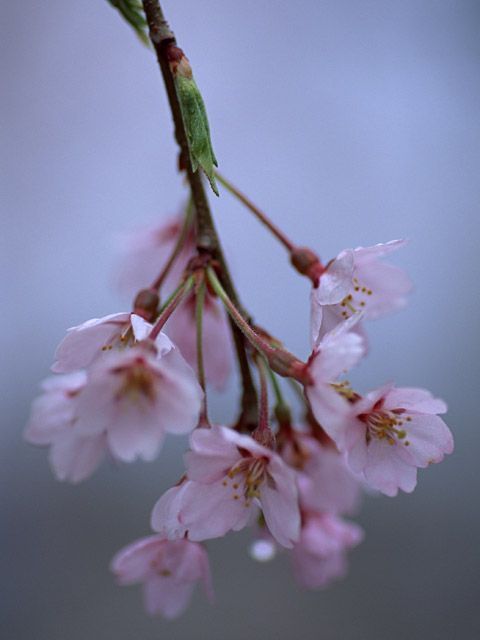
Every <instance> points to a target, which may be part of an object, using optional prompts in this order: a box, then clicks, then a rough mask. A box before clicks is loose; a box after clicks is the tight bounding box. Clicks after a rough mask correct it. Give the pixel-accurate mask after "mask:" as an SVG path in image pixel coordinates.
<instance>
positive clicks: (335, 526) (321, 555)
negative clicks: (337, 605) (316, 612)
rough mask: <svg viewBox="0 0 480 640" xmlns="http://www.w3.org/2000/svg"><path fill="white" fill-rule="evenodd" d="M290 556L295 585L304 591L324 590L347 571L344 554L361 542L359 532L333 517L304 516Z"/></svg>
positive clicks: (326, 515)
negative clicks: (323, 588) (297, 539)
mask: <svg viewBox="0 0 480 640" xmlns="http://www.w3.org/2000/svg"><path fill="white" fill-rule="evenodd" d="M303 519H304V522H303V524H302V530H301V534H300V539H299V541H298V542H297V544H296V545H295V546H294V548H293V549H292V552H291V557H292V565H293V572H294V576H295V579H296V581H297V582H298V583H299V584H300V586H302V587H304V588H306V589H316V588H320V587H325V586H327V585H328V584H329V583H330V582H331V581H332V580H333V579H335V578H341V577H343V576H344V575H345V573H346V569H347V562H346V555H345V552H346V551H347V550H348V549H350V548H351V547H354V546H356V545H357V544H359V542H361V541H362V539H363V531H362V529H361V528H360V527H359V526H358V525H356V524H354V523H352V522H347V521H345V520H342V519H340V518H338V517H337V516H335V515H332V514H328V513H325V514H318V513H306V514H304V518H303Z"/></svg>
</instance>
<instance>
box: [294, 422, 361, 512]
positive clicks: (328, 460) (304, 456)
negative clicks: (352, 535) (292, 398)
mask: <svg viewBox="0 0 480 640" xmlns="http://www.w3.org/2000/svg"><path fill="white" fill-rule="evenodd" d="M295 439H296V448H297V450H298V449H299V450H300V451H301V453H300V454H298V453H297V455H296V459H297V465H296V466H297V484H298V490H299V495H300V505H301V507H302V508H303V509H306V510H308V511H319V512H329V513H335V514H341V513H353V512H354V511H355V510H356V508H357V507H358V504H359V501H360V482H359V480H358V478H357V477H355V476H354V474H353V473H352V472H351V470H350V469H349V468H348V466H347V463H346V457H345V454H341V453H339V452H338V451H337V449H336V448H335V446H328V445H327V446H322V445H320V443H319V442H318V441H317V440H314V439H313V438H311V437H310V436H308V435H306V434H301V433H296V434H295ZM289 449H290V447H288V446H287V447H286V448H285V449H283V450H282V458H283V459H284V460H286V461H287V462H290V459H292V462H293V452H291V451H290V450H289Z"/></svg>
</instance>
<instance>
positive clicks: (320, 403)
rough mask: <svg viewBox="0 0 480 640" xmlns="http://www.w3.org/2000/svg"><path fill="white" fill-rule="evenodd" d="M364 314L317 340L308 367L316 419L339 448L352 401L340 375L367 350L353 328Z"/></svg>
mask: <svg viewBox="0 0 480 640" xmlns="http://www.w3.org/2000/svg"><path fill="white" fill-rule="evenodd" d="M361 317H362V316H361V314H355V315H353V316H352V317H350V318H349V319H348V320H345V321H343V322H341V323H340V324H338V325H337V326H336V327H335V328H334V329H332V330H331V331H329V332H328V333H327V334H325V335H324V336H323V338H321V339H320V340H318V341H315V345H314V349H313V352H312V355H311V356H310V359H309V362H308V367H307V371H308V374H309V376H310V378H311V381H310V383H309V384H307V385H306V386H305V395H306V397H307V399H308V401H309V403H310V407H311V409H312V412H313V415H314V416H315V419H316V420H317V422H318V423H319V424H320V425H321V426H322V427H323V428H324V429H325V431H326V432H327V433H328V434H329V435H330V437H332V438H333V440H335V442H336V443H337V446H339V447H341V446H342V444H343V443H342V442H339V439H340V434H341V433H343V431H342V430H343V427H344V422H345V416H346V415H348V412H349V410H350V404H349V402H348V400H347V399H346V398H345V397H344V394H342V393H339V391H341V390H342V383H339V382H338V378H339V376H340V375H341V374H342V373H344V372H346V371H348V370H349V369H351V368H352V367H353V366H354V365H356V364H357V363H358V361H359V360H360V359H361V358H362V356H363V355H364V353H365V342H364V339H363V338H362V336H360V335H359V334H358V333H355V332H354V331H353V330H352V329H353V328H354V327H355V325H356V324H357V322H358V321H359V320H360V319H361ZM327 426H328V428H327ZM332 433H335V434H336V437H334V436H333V435H331V434H332Z"/></svg>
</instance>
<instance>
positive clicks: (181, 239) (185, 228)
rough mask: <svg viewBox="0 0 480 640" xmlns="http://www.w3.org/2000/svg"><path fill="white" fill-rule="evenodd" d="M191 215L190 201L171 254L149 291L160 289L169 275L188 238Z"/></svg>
mask: <svg viewBox="0 0 480 640" xmlns="http://www.w3.org/2000/svg"><path fill="white" fill-rule="evenodd" d="M192 213H193V204H192V201H191V200H189V202H188V205H187V210H186V212H185V217H184V220H183V225H182V228H181V230H180V233H179V235H178V237H177V241H176V243H175V246H174V247H173V250H172V253H171V254H170V257H169V258H168V260H167V262H166V263H165V266H164V267H163V269H162V271H161V272H160V273H159V275H158V277H157V279H156V280H155V281H154V282H153V284H152V286H151V289H155V290H157V291H158V290H159V289H160V287H161V286H162V284H163V283H164V281H165V278H166V277H167V276H168V274H169V273H170V269H171V268H172V267H173V265H174V263H175V260H176V259H177V258H178V256H179V255H180V252H181V251H182V249H183V246H184V244H185V241H186V239H187V237H188V234H189V231H190V227H191V226H192V221H193V220H192Z"/></svg>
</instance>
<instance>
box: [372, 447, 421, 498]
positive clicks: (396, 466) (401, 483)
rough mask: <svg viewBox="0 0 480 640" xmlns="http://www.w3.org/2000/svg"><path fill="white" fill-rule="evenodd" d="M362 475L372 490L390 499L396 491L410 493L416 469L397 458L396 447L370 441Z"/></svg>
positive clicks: (415, 478)
mask: <svg viewBox="0 0 480 640" xmlns="http://www.w3.org/2000/svg"><path fill="white" fill-rule="evenodd" d="M364 474H365V478H366V480H367V482H368V484H369V485H370V486H371V487H372V488H373V489H378V490H379V491H381V492H382V493H384V494H385V495H387V496H390V497H393V496H396V495H397V493H398V489H402V491H405V492H406V493H411V492H412V491H413V490H414V489H415V486H416V484H417V469H416V468H415V467H414V466H412V465H410V464H407V463H405V462H404V461H403V460H402V459H401V458H400V457H399V456H398V452H397V451H396V445H390V444H388V442H387V441H386V440H376V439H373V440H371V442H370V444H369V445H368V461H367V464H366V466H365V469H364Z"/></svg>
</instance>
